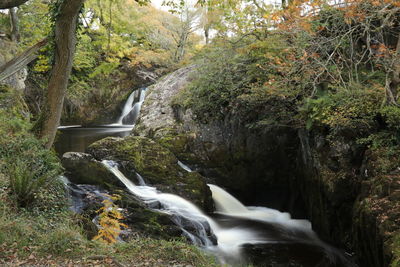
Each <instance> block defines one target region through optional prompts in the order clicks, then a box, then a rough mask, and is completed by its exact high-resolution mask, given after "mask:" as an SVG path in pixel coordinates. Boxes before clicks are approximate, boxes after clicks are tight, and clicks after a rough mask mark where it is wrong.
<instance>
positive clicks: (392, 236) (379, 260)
mask: <svg viewBox="0 0 400 267" xmlns="http://www.w3.org/2000/svg"><path fill="white" fill-rule="evenodd" d="M299 139H300V141H301V147H300V149H299V158H298V160H297V162H298V170H299V172H298V173H299V178H298V181H299V182H298V184H299V186H300V188H301V190H302V192H303V194H305V195H309V196H312V197H309V198H308V199H307V202H306V205H307V208H308V211H309V216H310V218H311V220H312V222H313V224H314V227H315V228H316V230H317V231H318V233H319V234H320V235H321V236H322V237H324V238H325V239H329V240H331V241H333V242H335V243H336V244H342V245H343V244H345V245H346V246H347V247H348V248H350V249H352V250H354V251H355V252H356V255H357V256H358V258H359V262H360V265H361V266H371V267H372V266H377V267H383V266H389V265H390V263H392V265H391V266H396V264H395V263H393V262H392V261H393V260H394V259H393V254H394V253H395V250H396V247H398V244H396V242H398V240H399V237H400V229H399V223H400V196H399V192H400V184H399V182H398V181H399V180H400V179H399V177H400V172H399V170H398V169H396V167H394V168H393V169H392V170H391V171H390V172H389V173H388V174H384V172H382V171H381V170H380V171H377V167H378V166H380V165H381V164H382V162H379V159H378V157H376V156H374V153H376V152H373V151H371V150H366V149H365V147H363V146H360V145H358V144H357V143H356V142H355V140H354V139H352V138H345V137H343V138H341V139H337V140H335V142H334V143H328V142H326V141H324V136H323V134H321V133H308V132H306V131H300V132H299ZM397 164H398V163H397ZM394 166H396V164H394ZM396 181H397V182H396ZM397 249H398V248H397ZM397 253H398V252H397Z"/></svg>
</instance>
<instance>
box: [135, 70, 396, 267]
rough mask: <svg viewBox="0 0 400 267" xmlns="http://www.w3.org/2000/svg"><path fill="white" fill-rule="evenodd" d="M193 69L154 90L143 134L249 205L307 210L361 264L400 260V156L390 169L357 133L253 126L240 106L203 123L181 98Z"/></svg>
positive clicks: (145, 107) (137, 131) (320, 229)
mask: <svg viewBox="0 0 400 267" xmlns="http://www.w3.org/2000/svg"><path fill="white" fill-rule="evenodd" d="M191 75H196V73H195V67H193V66H191V67H187V68H184V69H181V70H178V71H176V72H174V73H173V74H171V75H168V76H166V77H164V78H163V79H162V80H161V81H160V82H158V83H157V84H155V85H154V86H152V87H151V88H149V90H148V95H147V98H146V100H145V102H144V104H143V106H142V116H141V118H140V121H139V123H138V125H137V127H136V129H135V132H134V134H135V135H141V136H146V137H150V138H153V139H154V140H156V141H157V142H159V143H160V144H162V145H163V146H164V147H167V148H169V149H170V150H171V151H173V152H174V154H175V155H176V156H177V157H178V158H179V159H180V160H182V161H184V162H185V163H187V164H189V165H190V166H192V167H194V168H197V170H198V171H200V172H201V173H202V174H205V176H207V177H211V178H212V179H214V181H215V182H216V183H217V184H219V185H222V186H224V187H227V188H228V189H230V190H231V191H232V192H233V193H234V194H235V195H237V196H239V198H240V199H241V200H242V201H244V202H245V203H246V204H253V205H254V204H263V205H266V206H269V207H272V208H278V209H281V210H285V211H289V212H291V213H292V214H293V215H294V216H295V217H299V216H300V217H301V216H306V217H307V218H308V219H310V220H311V222H312V223H313V228H314V229H315V230H316V231H317V232H318V233H319V234H320V235H321V237H322V238H323V239H325V240H327V241H329V242H332V243H334V244H335V245H337V246H339V247H341V248H344V249H346V250H347V251H348V252H349V253H353V252H354V253H355V258H357V260H358V261H359V263H360V266H371V267H372V266H374V267H377V266H382V267H383V266H389V265H391V266H397V265H396V264H398V263H399V262H398V255H399V251H398V247H399V245H398V243H399V240H400V238H399V236H400V235H399V223H400V221H399V218H400V214H399V212H400V206H399V203H400V197H399V195H398V194H399V185H400V183H399V180H400V179H399V171H398V167H396V166H398V165H399V164H398V159H393V161H392V162H393V163H394V164H392V165H393V166H391V167H390V168H388V169H387V170H386V171H383V170H382V169H380V168H379V167H378V166H379V164H382V157H380V156H379V153H378V154H377V152H376V151H371V150H367V148H366V146H363V145H359V144H357V143H356V141H355V139H354V138H352V137H351V136H346V135H343V136H340V135H339V136H337V138H336V139H335V140H333V141H332V140H329V139H328V137H327V133H326V131H324V130H323V129H321V130H320V131H318V130H317V131H313V132H308V131H307V130H305V129H300V130H299V129H295V128H291V127H283V126H273V127H259V128H251V127H248V126H247V125H246V123H245V122H244V121H241V119H240V118H241V117H240V116H239V114H235V112H230V113H227V114H224V116H223V119H221V120H217V121H211V122H208V123H201V122H200V121H204V120H199V118H196V117H195V116H194V115H193V114H192V112H191V111H190V110H185V109H184V108H183V107H182V106H183V105H180V103H177V101H176V98H177V96H178V95H180V94H184V93H185V90H184V88H185V85H186V84H187V83H188V82H190V77H191ZM255 112H256V111H255ZM396 162H397V163H396ZM396 164H397V165H396ZM396 255H397V256H396Z"/></svg>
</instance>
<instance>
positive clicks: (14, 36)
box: [9, 7, 20, 42]
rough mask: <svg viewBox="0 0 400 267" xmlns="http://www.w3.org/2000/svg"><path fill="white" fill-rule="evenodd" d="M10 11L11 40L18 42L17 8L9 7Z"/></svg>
mask: <svg viewBox="0 0 400 267" xmlns="http://www.w3.org/2000/svg"><path fill="white" fill-rule="evenodd" d="M9 13H10V25H11V41H13V42H19V39H20V35H19V20H18V16H17V10H16V8H15V7H13V8H10V9H9Z"/></svg>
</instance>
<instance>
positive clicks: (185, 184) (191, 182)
mask: <svg viewBox="0 0 400 267" xmlns="http://www.w3.org/2000/svg"><path fill="white" fill-rule="evenodd" d="M87 152H88V153H90V154H91V155H93V156H94V157H95V158H96V159H97V160H103V159H109V160H114V161H116V162H118V163H120V165H121V171H122V172H123V173H124V174H125V175H126V176H127V177H128V178H131V179H134V178H135V171H136V172H137V173H139V174H140V175H142V176H143V177H144V179H145V181H146V182H147V183H149V184H151V185H154V186H156V187H157V188H158V189H159V190H160V191H162V192H166V193H173V194H177V195H179V196H181V197H183V198H186V199H188V200H191V201H192V202H194V203H195V204H196V205H197V206H199V207H200V208H203V209H204V210H206V211H211V210H212V208H213V207H212V206H213V204H212V199H211V191H210V189H209V188H208V186H207V185H206V183H205V181H204V178H203V177H202V176H201V175H200V174H198V173H196V172H187V171H185V170H183V169H182V168H181V167H179V165H178V159H177V158H176V157H175V155H174V154H173V153H172V152H171V151H170V150H169V149H167V148H166V147H164V146H162V145H160V144H159V143H157V142H156V141H154V140H151V139H149V138H146V137H140V136H129V137H126V138H123V139H122V138H114V137H109V138H105V139H102V140H100V141H98V142H96V143H94V144H92V145H91V146H90V147H89V148H88V149H87Z"/></svg>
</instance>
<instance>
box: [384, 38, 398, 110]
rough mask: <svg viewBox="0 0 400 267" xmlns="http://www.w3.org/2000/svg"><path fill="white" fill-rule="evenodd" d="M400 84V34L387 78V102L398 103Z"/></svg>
mask: <svg viewBox="0 0 400 267" xmlns="http://www.w3.org/2000/svg"><path fill="white" fill-rule="evenodd" d="M399 85H400V35H399V37H398V39H397V45H396V52H395V54H394V59H393V65H392V70H391V71H390V73H389V75H388V76H387V78H386V102H387V104H390V105H396V106H397V105H398V103H397V99H398V87H399Z"/></svg>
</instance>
